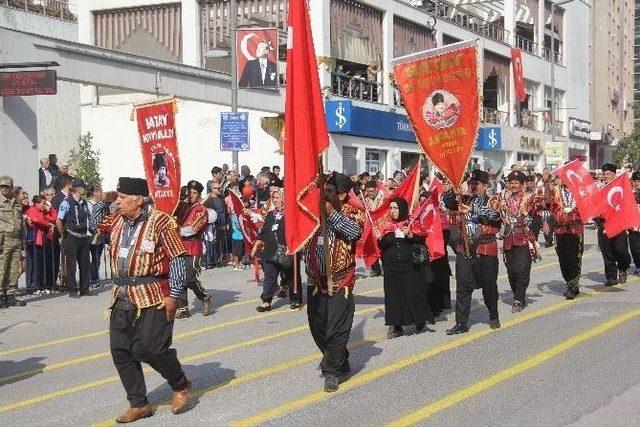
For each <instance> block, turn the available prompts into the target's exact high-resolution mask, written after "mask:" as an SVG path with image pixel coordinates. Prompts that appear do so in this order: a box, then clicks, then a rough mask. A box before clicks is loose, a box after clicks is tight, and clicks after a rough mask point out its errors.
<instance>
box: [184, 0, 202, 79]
mask: <svg viewBox="0 0 640 427" xmlns="http://www.w3.org/2000/svg"><path fill="white" fill-rule="evenodd" d="M199 17H200V7H199V5H198V2H197V1H196V0H183V1H182V19H181V20H182V62H183V63H184V64H186V65H191V66H194V67H200V66H201V65H202V64H201V58H202V56H201V52H200V50H201V49H200V19H199Z"/></svg>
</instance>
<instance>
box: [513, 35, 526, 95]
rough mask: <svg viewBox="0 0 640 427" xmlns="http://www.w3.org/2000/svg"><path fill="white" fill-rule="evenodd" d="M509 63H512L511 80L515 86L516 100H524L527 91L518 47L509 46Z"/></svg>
mask: <svg viewBox="0 0 640 427" xmlns="http://www.w3.org/2000/svg"><path fill="white" fill-rule="evenodd" d="M511 64H513V81H514V82H515V87H516V97H517V98H518V101H520V102H524V101H525V100H526V99H527V91H526V89H525V87H524V70H523V68H522V53H521V52H520V49H517V48H515V47H512V48H511Z"/></svg>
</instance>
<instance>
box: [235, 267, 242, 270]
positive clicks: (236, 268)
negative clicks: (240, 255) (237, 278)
mask: <svg viewBox="0 0 640 427" xmlns="http://www.w3.org/2000/svg"><path fill="white" fill-rule="evenodd" d="M242 270H243V268H242V267H233V271H242Z"/></svg>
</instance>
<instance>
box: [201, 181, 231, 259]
mask: <svg viewBox="0 0 640 427" xmlns="http://www.w3.org/2000/svg"><path fill="white" fill-rule="evenodd" d="M203 205H204V207H205V208H207V209H212V210H214V211H215V212H216V221H215V223H214V224H213V227H212V234H213V236H212V239H211V243H209V244H208V245H207V250H206V253H205V259H206V260H207V264H208V266H209V267H214V266H216V265H218V266H219V265H220V264H221V263H223V261H224V258H225V257H226V253H227V232H228V229H229V227H228V223H227V206H226V204H225V202H224V199H223V198H222V185H221V184H220V183H212V185H211V192H210V193H209V195H208V196H207V199H206V200H205V201H204V203H203Z"/></svg>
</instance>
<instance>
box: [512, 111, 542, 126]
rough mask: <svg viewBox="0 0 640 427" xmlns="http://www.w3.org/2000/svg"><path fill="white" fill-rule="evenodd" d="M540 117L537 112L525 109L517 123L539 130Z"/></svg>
mask: <svg viewBox="0 0 640 427" xmlns="http://www.w3.org/2000/svg"><path fill="white" fill-rule="evenodd" d="M538 117H539V116H538V115H537V114H533V113H531V112H530V111H526V110H525V111H522V112H521V113H520V120H519V122H518V123H516V124H517V125H518V126H519V127H521V128H525V129H530V130H535V131H537V130H539V126H538Z"/></svg>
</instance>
